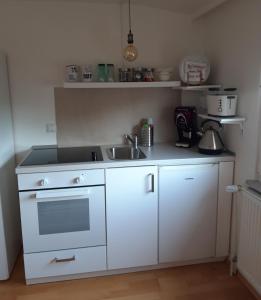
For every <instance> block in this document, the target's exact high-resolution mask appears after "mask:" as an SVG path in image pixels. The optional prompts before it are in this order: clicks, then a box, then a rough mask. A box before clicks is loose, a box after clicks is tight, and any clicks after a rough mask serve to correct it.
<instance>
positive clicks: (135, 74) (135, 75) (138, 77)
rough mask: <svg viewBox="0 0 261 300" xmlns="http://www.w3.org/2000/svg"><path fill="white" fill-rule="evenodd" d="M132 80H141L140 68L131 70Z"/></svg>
mask: <svg viewBox="0 0 261 300" xmlns="http://www.w3.org/2000/svg"><path fill="white" fill-rule="evenodd" d="M133 81H136V82H139V81H143V73H142V68H135V69H134V70H133Z"/></svg>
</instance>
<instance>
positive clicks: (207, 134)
mask: <svg viewBox="0 0 261 300" xmlns="http://www.w3.org/2000/svg"><path fill="white" fill-rule="evenodd" d="M209 122H214V123H217V124H218V126H219V128H221V129H222V125H221V124H220V123H219V122H218V121H213V120H205V121H204V122H202V124H201V132H199V135H200V136H201V140H200V142H199V144H198V150H199V153H202V154H210V155H215V154H221V153H222V152H223V151H224V150H225V146H224V143H223V141H222V139H221V137H220V134H219V132H218V130H216V129H214V128H213V126H209V127H208V128H206V129H205V128H204V126H205V125H206V124H207V123H209Z"/></svg>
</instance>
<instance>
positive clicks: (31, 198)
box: [19, 185, 106, 253]
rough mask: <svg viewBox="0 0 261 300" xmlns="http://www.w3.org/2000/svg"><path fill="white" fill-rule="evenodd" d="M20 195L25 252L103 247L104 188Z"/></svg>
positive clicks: (69, 189) (75, 188)
mask: <svg viewBox="0 0 261 300" xmlns="http://www.w3.org/2000/svg"><path fill="white" fill-rule="evenodd" d="M19 196H20V209H21V220H22V232H23V245H24V253H34V252H42V251H51V250H61V249H73V248H81V247H89V246H102V245H106V234H105V191H104V185H100V186H86V187H72V188H70V187H69V188H58V189H43V190H30V191H20V193H19Z"/></svg>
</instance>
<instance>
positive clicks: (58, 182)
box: [18, 149, 106, 284]
mask: <svg viewBox="0 0 261 300" xmlns="http://www.w3.org/2000/svg"><path fill="white" fill-rule="evenodd" d="M49 150H50V149H45V150H44V152H45V153H46V151H47V154H48V153H49V152H48V151H49ZM37 153H38V152H37V150H33V151H32V152H31V154H29V157H28V159H30V157H32V158H33V157H35V155H36V156H37ZM54 153H55V152H54ZM63 153H64V152H63ZM30 155H31V156H30ZM22 163H23V162H22ZM38 167H39V166H35V171H36V170H37V168H38ZM18 187H19V191H20V192H19V198H20V211H21V223H22V233H23V246H24V247H23V248H24V266H25V278H26V283H27V284H34V283H38V282H46V281H50V278H53V277H54V278H56V280H57V277H59V278H60V280H61V279H66V276H69V275H74V274H81V273H89V272H96V271H102V270H106V229H105V174H104V170H102V169H96V170H72V171H59V172H58V171H57V172H47V173H43V172H41V171H40V170H39V172H37V173H21V174H18ZM61 276H62V277H61ZM64 276H65V277H64ZM51 281H52V280H51Z"/></svg>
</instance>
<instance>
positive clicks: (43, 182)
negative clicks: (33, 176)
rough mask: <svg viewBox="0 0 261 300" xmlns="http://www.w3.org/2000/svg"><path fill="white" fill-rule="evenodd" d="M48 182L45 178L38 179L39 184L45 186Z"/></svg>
mask: <svg viewBox="0 0 261 300" xmlns="http://www.w3.org/2000/svg"><path fill="white" fill-rule="evenodd" d="M48 183H49V180H48V179H47V178H44V179H41V180H40V181H39V185H40V186H47V184H48Z"/></svg>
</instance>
